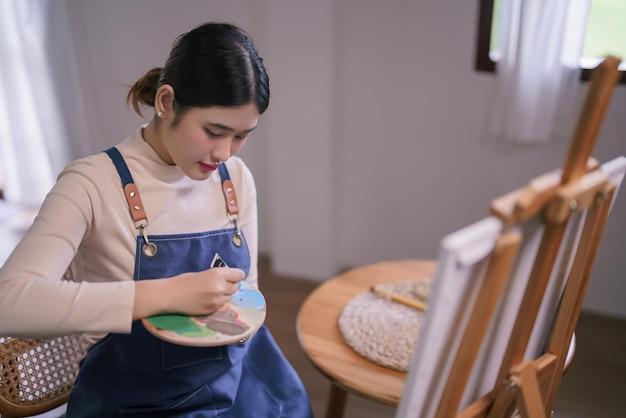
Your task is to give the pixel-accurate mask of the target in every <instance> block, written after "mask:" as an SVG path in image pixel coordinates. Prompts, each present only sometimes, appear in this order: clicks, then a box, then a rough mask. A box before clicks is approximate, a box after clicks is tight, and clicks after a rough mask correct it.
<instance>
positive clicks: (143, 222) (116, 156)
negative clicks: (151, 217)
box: [104, 147, 148, 229]
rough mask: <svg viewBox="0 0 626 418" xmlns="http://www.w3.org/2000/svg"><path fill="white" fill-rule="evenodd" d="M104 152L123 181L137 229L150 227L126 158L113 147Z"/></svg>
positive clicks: (125, 194)
mask: <svg viewBox="0 0 626 418" xmlns="http://www.w3.org/2000/svg"><path fill="white" fill-rule="evenodd" d="M104 152H106V153H107V155H108V156H109V157H110V158H111V160H112V161H113V164H114V165H115V168H116V169H117V172H118V174H119V175H120V179H121V180H122V187H123V189H124V196H125V197H126V201H127V202H128V208H129V210H130V216H131V217H132V218H133V222H134V223H135V227H136V228H140V229H144V228H145V227H146V226H148V218H147V216H146V211H145V210H144V207H143V203H141V197H139V190H138V189H137V186H136V185H135V182H134V180H133V176H132V175H131V174H130V171H129V170H128V166H127V165H126V161H124V157H122V154H121V153H120V152H119V150H118V149H117V148H115V147H111V148H109V149H107V150H105V151H104Z"/></svg>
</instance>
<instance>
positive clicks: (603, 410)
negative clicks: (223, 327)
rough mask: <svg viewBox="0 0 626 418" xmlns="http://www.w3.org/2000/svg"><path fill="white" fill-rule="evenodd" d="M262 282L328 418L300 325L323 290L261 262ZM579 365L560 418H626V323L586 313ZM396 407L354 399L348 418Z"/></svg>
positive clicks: (273, 322) (323, 388)
mask: <svg viewBox="0 0 626 418" xmlns="http://www.w3.org/2000/svg"><path fill="white" fill-rule="evenodd" d="M259 277H260V281H261V287H262V291H263V293H264V295H265V296H266V299H267V303H268V317H267V322H266V323H267V325H268V327H269V328H270V330H271V331H272V333H273V334H274V337H275V338H276V341H277V342H278V344H279V345H280V347H281V348H282V350H283V352H284V353H285V355H286V356H287V358H288V359H289V360H290V361H291V363H292V364H293V366H294V368H295V369H296V371H297V372H298V373H299V375H300V377H301V378H302V380H303V382H304V385H305V386H306V388H307V390H308V393H309V397H310V400H311V405H312V408H313V413H314V416H315V417H316V418H323V417H324V413H325V405H326V399H327V394H328V388H329V383H328V381H327V380H326V379H325V378H324V377H323V376H322V375H321V374H320V373H319V372H318V371H317V370H316V369H315V368H314V367H313V365H312V364H311V363H310V362H309V360H308V359H307V358H306V356H305V354H304V352H303V351H302V349H301V348H300V345H299V343H298V340H297V337H296V333H295V321H296V316H297V314H298V309H299V306H300V305H301V303H302V301H304V299H305V298H306V296H307V295H308V294H309V293H310V292H311V291H312V290H313V289H314V288H315V287H316V286H317V285H318V284H317V283H315V282H311V281H307V280H303V279H301V278H300V279H299V278H291V277H278V276H276V275H273V274H272V273H271V268H270V266H269V263H268V262H267V261H265V260H261V262H260V269H259ZM576 336H577V348H576V354H575V357H574V360H573V362H572V364H571V366H570V368H569V369H568V371H567V372H566V374H565V376H564V378H563V382H562V384H561V387H560V390H559V394H558V397H557V400H556V404H555V408H554V415H553V416H554V417H555V418H613V417H622V416H626V414H625V413H624V411H626V320H623V319H615V318H610V317H604V316H599V315H594V314H591V313H585V312H583V314H582V315H581V317H580V320H579V322H578V327H577V329H576ZM394 412H395V410H394V408H392V407H387V406H383V405H379V404H376V403H374V402H371V401H368V400H364V399H361V398H359V397H356V396H348V401H347V406H346V413H345V416H344V417H345V418H393V416H394Z"/></svg>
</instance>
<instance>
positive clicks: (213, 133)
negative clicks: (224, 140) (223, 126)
mask: <svg viewBox="0 0 626 418" xmlns="http://www.w3.org/2000/svg"><path fill="white" fill-rule="evenodd" d="M205 132H206V134H207V135H208V136H210V137H211V138H221V137H222V136H224V135H222V134H218V133H215V132H213V131H211V130H210V129H205Z"/></svg>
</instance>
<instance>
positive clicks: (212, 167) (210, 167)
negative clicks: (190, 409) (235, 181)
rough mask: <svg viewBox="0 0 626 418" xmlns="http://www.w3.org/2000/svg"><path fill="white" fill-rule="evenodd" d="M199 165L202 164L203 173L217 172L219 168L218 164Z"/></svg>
mask: <svg viewBox="0 0 626 418" xmlns="http://www.w3.org/2000/svg"><path fill="white" fill-rule="evenodd" d="M198 164H200V169H202V170H203V171H215V170H217V167H219V165H217V164H205V163H203V162H199V163H198Z"/></svg>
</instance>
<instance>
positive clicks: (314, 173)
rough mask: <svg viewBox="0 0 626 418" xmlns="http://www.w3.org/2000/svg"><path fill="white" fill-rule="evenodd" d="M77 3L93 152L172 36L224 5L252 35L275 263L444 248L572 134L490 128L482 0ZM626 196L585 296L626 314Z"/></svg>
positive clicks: (130, 126)
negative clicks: (531, 138)
mask: <svg viewBox="0 0 626 418" xmlns="http://www.w3.org/2000/svg"><path fill="white" fill-rule="evenodd" d="M68 4H69V5H70V11H71V13H72V16H73V17H74V20H73V22H74V27H75V30H76V31H78V32H79V33H80V34H81V39H82V41H83V42H82V43H81V45H79V48H80V51H82V54H83V56H87V57H88V59H87V60H86V64H85V66H84V71H85V72H86V73H88V74H85V75H84V78H85V79H87V80H93V83H94V84H93V90H94V97H93V101H92V104H91V106H93V111H94V112H95V113H97V114H98V115H99V116H100V118H99V121H100V127H99V128H98V129H97V131H98V132H94V138H96V141H95V142H93V144H92V147H91V150H90V151H91V152H97V151H99V150H101V149H104V148H105V147H106V146H109V145H112V144H115V143H117V142H119V141H121V140H122V139H123V138H124V137H126V136H127V135H128V134H129V133H130V132H132V131H133V130H134V129H135V128H136V127H137V125H138V123H140V122H141V121H142V120H141V119H140V118H138V117H135V116H133V114H132V113H131V112H129V111H128V110H127V109H126V107H125V104H124V98H125V95H126V91H127V90H126V87H125V86H126V85H127V84H129V83H132V82H133V81H134V80H135V79H136V78H138V77H139V76H140V75H142V74H143V72H145V71H146V70H148V69H149V68H151V67H153V66H160V65H162V64H163V62H164V60H165V58H166V56H167V53H168V51H169V48H170V46H171V43H172V40H173V39H174V37H175V36H176V35H178V34H179V33H182V32H184V31H186V30H189V29H191V28H192V27H193V26H195V25H197V24H199V23H201V22H203V21H205V20H214V19H217V20H226V21H232V22H235V23H238V24H240V25H241V26H243V27H244V28H245V29H247V30H248V31H249V32H250V33H251V34H252V36H253V38H254V39H255V41H256V43H257V45H258V47H259V49H260V51H261V53H262V55H263V56H264V57H265V61H266V64H267V67H268V70H269V72H270V84H271V91H272V99H271V103H270V108H269V110H268V113H267V114H265V115H264V116H263V118H262V122H261V123H262V125H261V127H260V129H259V131H258V132H255V135H254V136H253V137H252V138H251V139H250V141H249V143H248V145H247V146H246V149H245V150H244V153H243V157H244V158H245V159H246V161H248V163H249V165H250V167H251V169H252V170H253V172H254V173H255V175H256V179H257V185H258V189H259V209H260V221H261V222H260V233H261V241H260V245H261V251H262V252H264V253H266V254H269V255H270V256H271V257H272V260H273V264H274V268H275V269H276V271H277V272H278V273H286V274H291V275H295V276H300V277H303V278H311V279H315V280H324V279H325V278H327V277H329V276H331V275H332V274H334V273H335V272H336V271H338V270H339V269H341V268H345V267H349V266H354V265H361V264H365V263H371V262H375V261H380V260H389V259H399V258H434V257H436V255H437V248H438V245H439V240H440V239H441V237H442V236H443V235H445V234H447V233H449V232H452V231H454V230H455V229H457V228H459V227H461V226H464V225H466V224H468V223H470V222H473V221H476V220H478V219H480V218H482V217H484V216H485V215H486V214H487V213H488V204H489V202H490V201H491V200H492V199H494V198H496V197H498V196H500V195H502V194H504V193H506V192H508V191H510V190H512V189H514V188H517V187H520V186H522V185H523V184H524V183H525V182H526V181H528V180H530V179H531V178H533V177H535V176H537V175H538V174H541V173H543V172H545V171H549V170H551V169H553V168H556V167H559V166H561V164H562V162H563V159H564V157H565V152H566V149H567V145H568V141H569V140H568V139H564V140H560V141H554V142H553V143H551V144H548V145H544V146H539V147H521V146H512V145H502V144H495V143H493V142H491V141H489V140H488V139H487V138H486V137H485V133H484V124H485V121H486V118H487V116H488V114H489V105H490V99H491V94H492V90H493V86H494V83H493V75H492V74H485V73H477V72H475V71H474V70H473V60H474V47H475V35H476V23H477V11H478V2H477V1H469V2H459V1H453V0H421V1H415V0H388V1H385V2H382V1H378V0H341V1H340V0H320V1H315V0H309V1H306V0H300V1H289V0H247V1H246V0H239V1H229V2H224V1H218V0H213V1H208V0H179V1H176V2H173V1H169V0H133V1H125V0H114V1H113V0H108V1H106V2H104V1H102V2H100V1H87V0H68ZM625 102H626V91H625V89H624V86H619V87H618V88H617V89H616V92H615V94H614V98H613V103H612V105H611V107H610V110H609V113H608V115H607V118H606V122H605V125H604V127H603V130H602V132H601V136H600V138H599V141H598V144H597V146H596V149H595V152H594V155H595V157H596V158H598V159H599V160H601V161H603V160H606V159H609V158H613V157H614V156H617V155H622V154H626V147H625V146H624V144H625V141H624V139H623V132H624V131H625V128H626V120H625V119H624V118H623V116H622V109H624V105H626V103H625ZM572 123H574V121H572ZM95 130H96V129H95ZM625 210H626V192H624V193H622V194H621V195H620V197H619V199H618V201H617V202H616V205H615V206H614V209H613V213H612V216H611V218H610V220H609V223H608V226H607V231H606V233H605V236H604V239H603V242H602V246H601V248H600V251H599V254H598V257H597V259H596V266H595V268H594V271H593V275H592V279H591V283H590V287H589V291H588V294H587V298H586V301H585V309H587V310H590V311H596V312H600V313H607V314H611V315H614V316H620V317H626V304H624V303H623V301H624V300H626V285H625V284H624V280H623V272H624V271H626V257H624V256H623V253H624V247H626V222H624V221H623V213H624V211H625Z"/></svg>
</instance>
